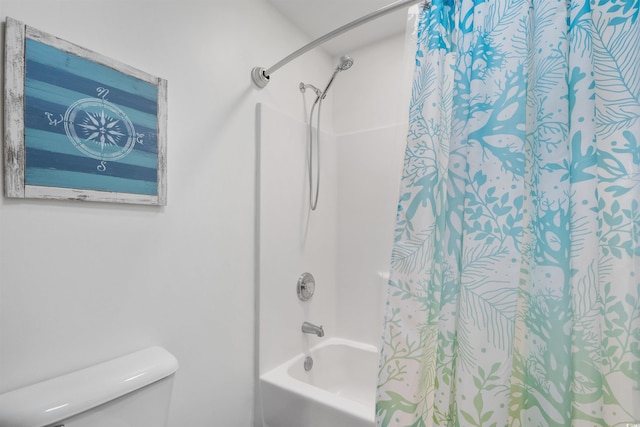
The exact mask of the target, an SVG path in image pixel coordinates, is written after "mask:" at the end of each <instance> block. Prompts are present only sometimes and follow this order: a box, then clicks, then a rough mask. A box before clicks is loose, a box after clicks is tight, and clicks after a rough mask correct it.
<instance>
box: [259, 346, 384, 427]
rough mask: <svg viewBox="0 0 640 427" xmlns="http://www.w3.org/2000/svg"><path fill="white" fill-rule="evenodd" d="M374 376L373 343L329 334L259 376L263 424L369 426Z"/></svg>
mask: <svg viewBox="0 0 640 427" xmlns="http://www.w3.org/2000/svg"><path fill="white" fill-rule="evenodd" d="M306 356H311V357H312V358H313V368H312V369H311V370H310V371H308V372H307V371H305V370H304V359H305V357H306ZM377 374H378V351H377V350H376V348H375V347H374V346H372V345H368V344H362V343H359V342H356V341H350V340H345V339H340V338H329V339H327V340H326V341H323V342H322V343H321V344H319V345H317V346H315V347H314V348H312V349H311V351H310V352H309V353H308V354H299V355H297V356H296V357H294V358H292V359H290V360H288V361H287V362H285V363H283V364H282V365H280V366H278V367H277V368H275V369H273V370H271V371H269V372H267V373H266V374H264V375H262V376H261V377H260V387H261V393H262V407H263V417H264V418H263V421H264V425H265V427H373V426H375V420H374V416H375V394H376V382H377Z"/></svg>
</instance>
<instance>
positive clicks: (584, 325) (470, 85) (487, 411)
mask: <svg viewBox="0 0 640 427" xmlns="http://www.w3.org/2000/svg"><path fill="white" fill-rule="evenodd" d="M639 8H640V0H593V1H588V0H586V1H585V0H580V1H577V0H561V1H556V0H535V1H531V0H462V1H453V0H433V1H432V3H431V4H428V5H426V6H425V8H424V11H423V12H422V13H421V17H420V22H419V28H418V49H417V53H416V69H415V75H414V83H413V94H412V102H411V107H410V129H409V135H408V141H407V149H406V154H405V164H404V173H403V178H402V183H401V195H400V201H399V205H398V213H397V221H396V229H395V243H394V249H393V255H392V269H391V275H390V280H389V288H388V303H387V308H386V315H385V324H384V331H383V338H382V349H381V360H380V370H379V380H378V392H377V404H376V413H377V423H378V425H379V426H385V427H386V426H412V427H419V426H499V427H502V426H532V427H533V426H536V427H537V426H540V427H546V426H562V427H567V426H578V427H581V426H590V427H591V426H635V425H636V423H637V425H639V426H640V20H639V19H638V15H639Z"/></svg>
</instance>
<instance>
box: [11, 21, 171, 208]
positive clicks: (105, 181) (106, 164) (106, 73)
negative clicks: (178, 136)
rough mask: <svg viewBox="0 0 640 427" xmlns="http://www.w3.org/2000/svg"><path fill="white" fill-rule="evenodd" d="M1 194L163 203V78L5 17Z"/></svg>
mask: <svg viewBox="0 0 640 427" xmlns="http://www.w3.org/2000/svg"><path fill="white" fill-rule="evenodd" d="M5 41H6V46H5V99H4V114H5V116H4V120H5V135H4V166H5V177H4V179H5V183H4V184H5V186H4V187H5V196H7V197H15V198H37V199H63V200H85V201H97V202H116V203H135V204H147V205H161V206H164V205H166V203H167V151H166V150H167V149H166V145H167V81H166V80H164V79H162V78H159V77H154V76H151V75H149V74H147V73H145V72H142V71H140V70H137V69H135V68H133V67H130V66H128V65H126V64H123V63H120V62H118V61H115V60H113V59H109V58H106V57H104V56H102V55H100V54H98V53H95V52H93V51H90V50H88V49H85V48H83V47H80V46H78V45H75V44H73V43H70V42H67V41H65V40H62V39H59V38H57V37H55V36H52V35H50V34H46V33H44V32H42V31H39V30H37V29H35V28H32V27H29V26H27V25H25V24H23V23H22V22H19V21H17V20H15V19H12V18H7V21H6V35H5Z"/></svg>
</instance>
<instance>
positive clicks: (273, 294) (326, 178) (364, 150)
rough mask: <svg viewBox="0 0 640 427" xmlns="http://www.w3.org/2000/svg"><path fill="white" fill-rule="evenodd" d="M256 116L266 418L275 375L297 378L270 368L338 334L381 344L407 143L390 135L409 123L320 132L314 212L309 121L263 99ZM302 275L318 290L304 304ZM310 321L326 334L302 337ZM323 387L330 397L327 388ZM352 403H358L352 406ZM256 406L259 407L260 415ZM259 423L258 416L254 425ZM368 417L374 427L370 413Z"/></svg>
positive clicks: (308, 400) (307, 399) (306, 401)
mask: <svg viewBox="0 0 640 427" xmlns="http://www.w3.org/2000/svg"><path fill="white" fill-rule="evenodd" d="M257 114H258V126H259V142H258V145H259V148H258V151H259V153H260V154H259V159H260V166H259V181H260V182H259V199H260V200H259V206H260V212H259V216H260V219H259V250H260V256H259V264H260V265H259V289H258V292H257V294H258V298H259V319H258V320H259V321H258V325H259V326H258V327H259V355H258V357H259V374H260V375H261V376H263V375H267V376H268V377H269V378H271V380H270V381H267V382H265V381H259V384H260V386H259V390H258V392H259V393H263V392H264V393H265V394H260V395H259V396H258V399H257V400H258V405H260V404H262V405H264V406H265V407H264V410H265V414H266V415H269V414H273V405H274V404H276V403H274V401H273V395H272V392H273V391H274V390H279V389H278V387H280V386H281V385H282V384H280V383H279V381H280V380H282V381H284V382H285V383H286V384H291V383H292V382H293V383H296V381H297V380H295V379H293V380H292V379H291V378H289V379H287V378H286V375H275V374H274V372H276V371H278V372H280V371H282V372H284V371H286V370H283V368H282V366H283V364H286V363H288V362H287V361H293V360H297V358H298V359H300V358H301V355H303V354H309V352H310V350H311V349H312V348H313V347H314V346H316V345H319V344H320V345H321V344H323V343H325V342H327V341H328V340H330V339H333V338H335V337H338V338H347V339H349V340H351V341H352V342H354V343H355V344H356V346H357V345H364V346H369V347H370V348H375V347H376V346H377V345H378V336H379V331H380V328H381V324H382V305H383V302H384V290H385V285H386V279H385V278H384V277H385V275H384V273H385V272H386V270H387V269H388V263H389V259H390V249H391V243H392V241H391V238H392V236H391V233H392V227H393V218H394V215H395V205H396V203H397V185H396V183H397V182H398V180H399V174H400V172H401V166H402V161H401V159H402V149H401V146H402V144H397V143H394V142H393V141H394V139H395V138H398V132H399V131H401V129H402V128H403V127H402V126H391V127H386V128H381V129H376V130H369V131H364V132H359V133H351V134H349V135H343V136H334V135H331V134H330V133H327V132H324V133H323V134H322V147H321V150H322V154H321V155H322V159H323V161H322V165H321V168H322V169H321V171H320V172H321V175H322V182H323V187H322V194H321V197H320V202H319V204H318V208H317V209H316V210H315V211H313V212H311V211H310V209H309V204H308V197H309V194H308V191H309V187H308V185H307V180H306V177H307V175H306V174H307V165H306V149H307V146H306V144H305V136H306V132H307V129H306V125H305V123H303V122H302V121H299V120H296V119H294V118H292V117H289V116H287V115H286V114H284V113H282V112H279V111H277V110H276V109H274V108H272V107H269V106H266V105H264V104H261V105H259V106H258V113H257ZM394 159H397V161H395V160H394ZM304 272H310V273H312V274H313V275H314V277H315V280H316V287H315V294H314V296H313V297H312V298H311V299H310V300H309V301H306V302H303V301H300V300H299V299H298V297H297V294H296V284H297V280H298V277H299V276H300V275H301V274H302V273H304ZM381 272H382V275H380V273H381ZM381 277H382V278H381ZM305 321H308V322H312V323H314V324H317V325H322V326H323V327H324V330H325V334H326V335H325V337H323V338H319V337H317V336H315V335H311V334H303V333H302V332H301V325H302V323H303V322H305ZM342 368H343V367H340V366H337V367H336V369H342ZM324 369H326V367H325V368H324ZM319 374H320V373H319ZM370 375H371V377H372V379H373V378H374V377H375V376H376V371H375V369H374V370H373V371H372V372H371V373H370ZM298 385H299V386H300V387H301V389H300V390H309V387H311V388H313V387H315V386H309V385H308V384H307V385H302V384H300V383H299V382H298ZM353 386H354V387H357V385H355V384H354V385H353ZM274 387H275V389H274ZM370 387H371V390H370V392H371V393H366V392H364V393H363V395H365V396H369V399H370V400H371V402H368V404H366V405H365V407H368V408H370V409H371V411H373V407H374V402H373V396H374V390H375V385H374V382H373V381H372V382H371V384H370ZM292 393H293V394H292ZM324 393H325V395H326V391H325V392H324ZM267 394H268V395H269V397H267ZM294 394H295V395H296V396H295V398H294V397H292V396H293V395H294ZM320 395H322V393H320ZM278 396H281V398H282V399H286V396H289V397H291V398H292V400H291V401H290V402H277V405H278V406H280V405H284V406H287V405H290V404H292V403H293V401H297V402H300V401H301V402H303V403H302V405H303V406H305V407H313V408H315V409H314V411H317V410H318V409H317V408H318V407H322V405H325V404H326V402H324V403H323V402H319V401H317V400H314V398H313V395H310V394H309V393H307V394H306V395H305V396H298V395H297V394H296V392H292V391H291V390H289V392H287V393H279V394H278ZM301 399H302V400H301ZM331 400H332V398H329V401H331ZM346 404H347V405H348V401H347V403H346ZM356 407H357V405H354V408H353V410H354V411H357V409H356ZM320 412H322V411H321V410H320ZM260 413H261V410H260V408H258V410H257V414H260ZM295 414H297V415H295ZM305 414H306V415H305ZM290 415H291V416H292V417H295V416H299V417H302V418H304V417H305V416H307V415H308V412H305V411H296V412H295V413H293V412H292V413H291V414H290ZM334 415H335V414H334ZM334 415H332V416H334ZM352 415H353V414H351V415H349V414H347V413H344V414H342V415H340V414H338V415H335V416H337V417H340V416H344V417H345V420H347V419H349V417H351V416H352ZM295 419H297V418H294V420H295ZM261 421H262V420H258V421H257V422H258V425H261V424H260V422H261ZM345 422H346V421H345ZM368 423H369V421H366V422H365V424H364V425H369V424H368ZM370 423H371V425H373V414H371V418H370ZM304 425H306V424H304ZM332 425H333V424H332ZM336 425H341V424H336ZM344 425H349V424H344Z"/></svg>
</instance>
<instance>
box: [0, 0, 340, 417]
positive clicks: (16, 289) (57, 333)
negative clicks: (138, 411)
mask: <svg viewBox="0 0 640 427" xmlns="http://www.w3.org/2000/svg"><path fill="white" fill-rule="evenodd" d="M5 16H12V17H14V18H16V19H19V20H21V21H23V22H25V23H27V24H28V25H31V26H34V27H36V28H39V29H41V30H43V31H46V32H49V33H52V34H54V35H56V36H58V37H61V38H64V39H66V40H69V41H72V42H75V43H77V44H80V45H82V46H84V47H87V48H89V49H92V50H95V51H97V52H99V53H102V54H104V55H106V56H109V57H112V58H114V59H117V60H119V61H122V62H125V63H128V64H130V65H132V66H135V67H137V68H140V69H142V70H144V71H146V72H148V73H150V74H154V75H158V76H161V77H163V78H166V79H167V80H168V82H169V131H168V132H169V134H168V206H167V207H165V208H157V207H146V206H126V205H112V204H99V203H93V204H90V203H81V202H54V201H43V200H38V201H31V200H16V199H7V198H1V199H0V393H1V392H5V391H8V390H11V389H14V388H17V387H21V386H24V385H27V384H30V383H33V382H37V381H40V380H44V379H46V378H50V377H52V376H56V375H58V374H62V373H66V372H69V371H72V370H75V369H78V368H81V367H84V366H87V365H91V364H94V363H97V362H100V361H103V360H106V359H109V358H112V357H116V356H119V355H122V354H125V353H128V352H131V351H135V350H138V349H140V348H143V347H145V346H149V345H156V344H157V345H162V346H165V347H166V348H167V349H168V350H169V351H171V352H172V353H174V354H175V355H176V356H177V358H178V360H179V362H180V370H179V372H178V374H177V376H176V380H175V387H174V397H173V403H172V407H171V414H170V426H172V427H182V426H207V425H209V426H212V425H216V426H248V425H251V420H252V411H251V409H250V408H251V407H252V404H253V386H254V383H253V376H254V320H255V319H254V275H255V271H254V256H255V245H254V242H255V219H254V209H255V181H256V176H255V174H256V169H255V161H256V159H255V155H256V147H255V136H256V131H255V115H256V113H255V105H256V103H257V102H266V103H269V104H271V105H275V106H277V107H278V108H279V109H280V110H282V111H285V112H287V113H288V114H289V115H291V116H293V117H296V118H298V119H300V120H302V119H303V117H302V114H301V110H300V108H299V107H300V93H299V91H298V88H297V84H298V82H299V81H301V80H303V79H312V80H315V81H320V80H321V79H325V78H326V76H325V74H326V73H325V70H326V69H328V68H329V69H330V67H331V63H330V61H328V58H326V57H325V56H324V55H323V54H322V53H321V51H315V52H311V53H309V54H307V55H305V57H304V58H300V59H298V60H296V61H295V62H294V63H291V64H289V65H288V66H287V67H285V68H283V69H281V70H279V71H278V73H277V74H276V75H274V76H273V78H272V82H271V83H270V85H269V87H268V88H266V89H264V90H262V91H258V90H256V89H254V88H253V87H252V85H251V83H250V79H249V73H250V70H251V68H252V67H253V66H255V65H263V66H268V65H271V64H272V63H274V62H276V61H277V60H279V59H280V58H282V57H284V56H285V55H287V54H288V53H290V52H291V51H292V50H294V49H296V48H297V47H299V46H301V45H303V44H304V43H306V42H307V41H308V40H306V39H304V38H303V37H302V36H301V35H300V33H299V32H298V30H296V29H295V28H294V27H293V26H291V25H289V24H288V23H287V22H286V21H285V20H283V19H282V18H281V16H280V15H278V14H277V13H276V12H275V11H274V10H272V9H271V8H270V7H269V6H267V5H266V3H265V2H264V1H262V0H234V1H218V0H213V1H202V0H153V1H152V0H128V1H117V0H112V1H109V2H106V3H105V2H97V1H89V0H0V19H2V21H4V17H5ZM2 42H3V43H2V44H4V40H2ZM317 70H318V71H317Z"/></svg>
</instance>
